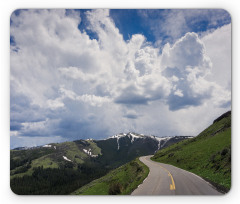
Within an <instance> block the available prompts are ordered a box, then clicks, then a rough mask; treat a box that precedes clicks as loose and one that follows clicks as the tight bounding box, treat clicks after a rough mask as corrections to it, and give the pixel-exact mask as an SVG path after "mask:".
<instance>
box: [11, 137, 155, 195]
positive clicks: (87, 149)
mask: <svg viewBox="0 0 240 204" xmlns="http://www.w3.org/2000/svg"><path fill="white" fill-rule="evenodd" d="M118 145H119V148H118ZM157 147H158V141H157V140H154V139H152V138H149V137H142V138H139V139H135V140H134V142H132V141H131V138H130V137H128V136H124V137H122V138H120V139H118V140H117V139H116V138H108V139H106V140H77V141H73V142H63V143H51V144H48V145H45V146H43V147H34V148H30V149H21V148H19V149H17V150H11V151H10V178H11V180H10V186H11V189H12V191H13V192H14V193H16V194H20V195H32V194H33V195H41V194H44V195H59V194H69V193H72V192H73V191H74V190H76V189H79V188H80V187H82V186H83V185H85V184H87V183H89V182H91V181H93V180H94V179H97V178H100V177H102V176H104V175H106V173H108V172H109V171H110V170H112V169H115V168H118V167H119V166H121V165H123V164H126V163H127V162H130V161H131V160H133V159H135V158H137V157H139V156H143V155H149V154H153V153H154V152H155V150H156V149H157Z"/></svg>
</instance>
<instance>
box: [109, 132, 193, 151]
mask: <svg viewBox="0 0 240 204" xmlns="http://www.w3.org/2000/svg"><path fill="white" fill-rule="evenodd" d="M123 138H125V139H126V138H128V139H129V140H130V142H131V144H133V143H134V142H139V141H141V140H142V141H144V140H152V141H154V142H155V143H157V148H156V147H155V148H153V150H154V152H156V151H157V150H159V149H162V148H164V147H167V146H169V145H170V144H173V143H176V142H179V141H181V140H184V139H189V138H192V136H167V137H157V136H154V135H144V134H138V133H133V132H129V133H120V134H116V135H113V136H111V137H108V138H107V139H106V140H108V139H116V141H117V149H118V150H119V149H120V143H119V141H120V140H121V139H123ZM154 146H155V145H154Z"/></svg>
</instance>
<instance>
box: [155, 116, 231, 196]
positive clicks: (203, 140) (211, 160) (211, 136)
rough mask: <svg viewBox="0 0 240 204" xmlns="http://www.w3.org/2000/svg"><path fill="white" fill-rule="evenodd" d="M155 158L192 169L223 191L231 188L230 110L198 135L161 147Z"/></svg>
mask: <svg viewBox="0 0 240 204" xmlns="http://www.w3.org/2000/svg"><path fill="white" fill-rule="evenodd" d="M151 159H152V160H153V161H158V162H162V163H167V164H171V165H174V166H177V167H179V168H182V169H185V170H187V171H190V172H193V173H195V174H197V175H199V176H201V177H202V178H204V179H206V180H208V181H209V182H211V183H212V184H213V185H215V186H217V187H218V188H219V189H221V190H223V191H225V192H226V191H228V190H229V189H230V187H231V112H227V113H225V114H223V115H222V116H220V117H219V118H218V119H216V120H215V121H214V123H213V124H212V125H211V126H209V127H208V128H207V129H205V130H204V131H203V132H201V133H200V134H199V135H198V136H197V137H194V138H192V139H188V140H185V141H181V142H179V143H175V144H173V145H171V146H170V147H167V148H164V149H162V150H159V151H158V152H157V153H156V154H155V155H154V156H153V157H152V158H151Z"/></svg>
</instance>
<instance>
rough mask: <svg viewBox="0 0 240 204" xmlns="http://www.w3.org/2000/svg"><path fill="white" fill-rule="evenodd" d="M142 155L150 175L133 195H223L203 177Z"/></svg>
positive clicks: (141, 158)
mask: <svg viewBox="0 0 240 204" xmlns="http://www.w3.org/2000/svg"><path fill="white" fill-rule="evenodd" d="M152 156H153V155H150V156H144V157H140V161H142V162H143V163H144V164H146V165H147V166H148V167H149V170H150V171H149V175H148V177H147V178H146V179H145V180H144V181H143V183H142V184H141V185H139V186H138V188H137V189H135V190H134V191H133V192H132V194H131V195H221V193H220V192H218V191H217V190H215V189H214V188H213V187H212V186H211V185H210V184H209V183H208V182H206V181H205V180H203V179H202V178H201V177H199V176H197V175H195V174H193V173H191V172H188V171H185V170H183V169H180V168H177V167H175V166H172V165H168V164H163V163H159V162H154V161H152V160H151V159H150V158H151V157H152Z"/></svg>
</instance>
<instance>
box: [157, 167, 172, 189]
mask: <svg viewBox="0 0 240 204" xmlns="http://www.w3.org/2000/svg"><path fill="white" fill-rule="evenodd" d="M159 166H160V167H161V168H162V169H163V170H165V171H166V172H167V173H168V176H170V177H171V180H172V184H170V190H175V189H176V187H175V183H174V180H173V177H172V174H171V173H170V172H169V171H168V170H167V169H166V168H164V167H163V166H161V165H160V164H159Z"/></svg>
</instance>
